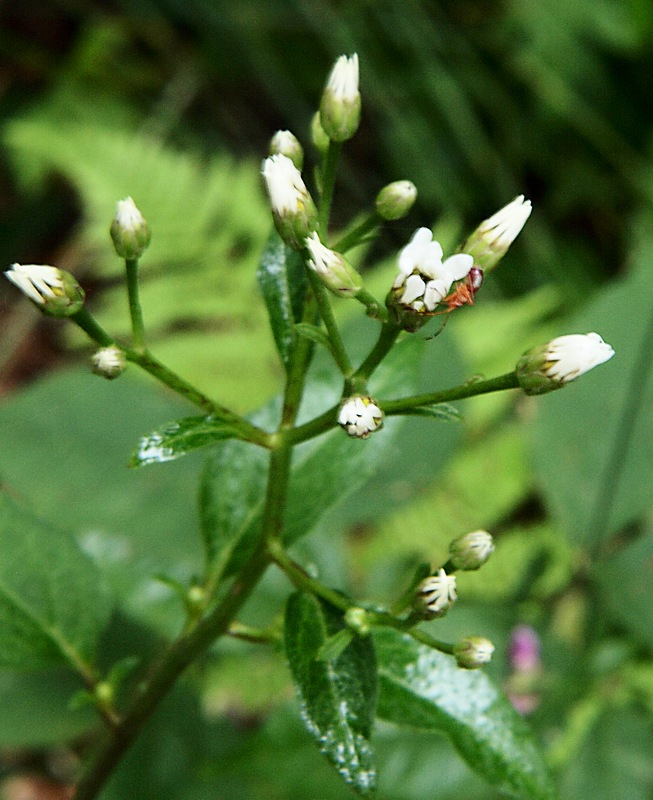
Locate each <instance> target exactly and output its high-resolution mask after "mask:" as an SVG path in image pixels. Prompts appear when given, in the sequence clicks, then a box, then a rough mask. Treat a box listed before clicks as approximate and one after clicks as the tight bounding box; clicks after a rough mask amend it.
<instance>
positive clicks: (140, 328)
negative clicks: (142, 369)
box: [125, 258, 145, 352]
mask: <svg viewBox="0 0 653 800" xmlns="http://www.w3.org/2000/svg"><path fill="white" fill-rule="evenodd" d="M125 268H126V271H127V296H128V298H129V316H130V317H131V322H132V342H133V346H134V349H135V350H136V351H141V352H145V325H144V323H143V311H142V309H141V301H140V299H139V289H138V259H137V258H134V259H131V258H127V259H125Z"/></svg>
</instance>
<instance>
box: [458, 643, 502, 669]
mask: <svg viewBox="0 0 653 800" xmlns="http://www.w3.org/2000/svg"><path fill="white" fill-rule="evenodd" d="M493 653H494V645H493V644H492V642H491V641H490V640H489V639H485V638H483V637H482V636H466V637H465V638H464V639H461V640H460V641H459V642H458V643H457V644H455V645H454V648H453V654H454V656H455V658H456V661H457V662H458V666H459V667H462V668H463V669H478V668H479V667H482V666H484V665H485V664H488V663H489V662H490V661H491V660H492V654H493Z"/></svg>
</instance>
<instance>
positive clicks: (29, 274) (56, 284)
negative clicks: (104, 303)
mask: <svg viewBox="0 0 653 800" xmlns="http://www.w3.org/2000/svg"><path fill="white" fill-rule="evenodd" d="M5 276H6V277H7V278H8V280H10V281H11V282H12V283H13V284H14V286H17V287H18V288H19V289H20V290H21V292H22V293H23V294H24V295H25V296H26V297H28V298H29V299H30V300H31V301H32V302H33V303H35V304H36V305H37V306H38V308H39V310H40V311H42V312H43V313H45V314H49V315H50V316H54V317H68V316H71V315H72V314H75V313H76V312H77V311H79V309H80V308H81V307H82V305H83V303H84V292H83V290H82V288H81V286H80V285H79V284H78V283H77V281H76V280H75V278H73V276H72V275H71V274H70V273H69V272H65V271H64V270H61V269H58V268H57V267H50V266H47V265H43V264H12V265H11V268H10V269H8V270H7V271H6V272H5Z"/></svg>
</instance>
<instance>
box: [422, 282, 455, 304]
mask: <svg viewBox="0 0 653 800" xmlns="http://www.w3.org/2000/svg"><path fill="white" fill-rule="evenodd" d="M450 286H451V284H450V283H448V282H447V281H444V280H442V279H440V280H436V281H429V282H428V283H427V284H426V289H425V291H424V305H425V306H426V308H427V310H428V311H433V309H434V308H435V307H436V306H437V304H438V303H439V302H440V301H441V300H442V298H443V297H446V296H447V293H448V292H449V287H450Z"/></svg>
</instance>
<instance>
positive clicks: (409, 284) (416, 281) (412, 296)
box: [401, 275, 426, 305]
mask: <svg viewBox="0 0 653 800" xmlns="http://www.w3.org/2000/svg"><path fill="white" fill-rule="evenodd" d="M405 286H406V288H405V290H404V293H403V295H402V297H401V302H402V303H404V304H405V305H410V304H411V303H412V302H413V301H414V300H417V298H418V297H422V295H423V294H424V289H425V288H426V284H425V283H424V281H423V280H422V279H421V278H420V276H419V275H410V276H409V277H408V278H406V284H405Z"/></svg>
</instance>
